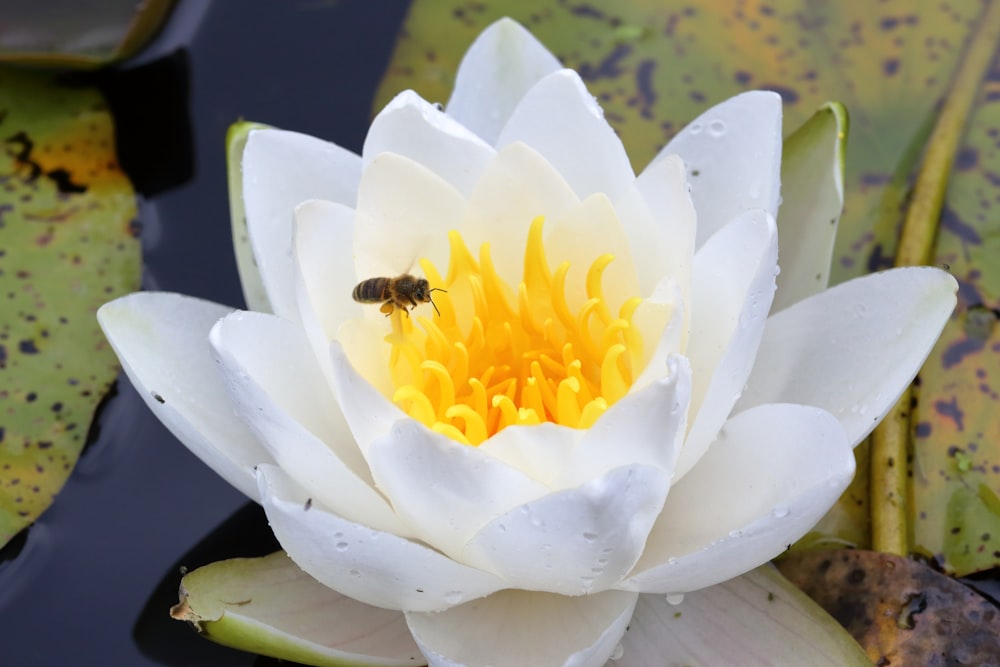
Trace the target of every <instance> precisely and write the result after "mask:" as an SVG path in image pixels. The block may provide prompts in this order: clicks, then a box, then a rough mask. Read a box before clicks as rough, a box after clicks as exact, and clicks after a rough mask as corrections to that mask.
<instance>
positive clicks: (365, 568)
mask: <svg viewBox="0 0 1000 667" xmlns="http://www.w3.org/2000/svg"><path fill="white" fill-rule="evenodd" d="M257 481H258V483H259V485H260V495H261V504H262V505H263V506H264V511H265V512H267V520H268V522H269V523H270V524H271V528H272V529H273V530H274V534H275V536H276V537H277V538H278V541H279V542H280V543H281V546H282V547H283V548H284V549H285V551H286V552H287V553H288V556H289V557H290V558H291V559H292V560H294V561H295V563H296V564H297V565H298V566H299V567H301V568H302V569H303V570H305V571H306V572H307V573H308V574H309V575H310V576H311V577H313V578H314V579H316V580H317V581H319V582H320V583H322V584H324V585H325V586H328V587H330V588H332V589H334V590H336V591H339V592H340V593H343V594H344V595H348V596H350V597H352V598H354V599H355V600H359V601H361V602H364V603H366V604H370V605H374V606H376V607H384V608H386V609H400V610H411V611H439V610H441V609H447V608H448V607H452V606H454V605H457V604H461V603H462V602H465V601H468V600H474V599H476V598H479V597H482V596H484V595H489V594H490V593H494V592H496V591H498V590H500V589H501V588H503V587H504V583H503V582H502V581H500V579H498V578H497V577H495V576H493V575H492V574H488V573H486V572H482V571H480V570H475V569H473V568H471V567H468V566H466V565H462V564H461V563H457V562H455V561H453V560H452V559H450V558H448V557H447V556H444V555H442V554H441V553H439V552H437V551H434V550H433V549H430V548H428V547H426V546H424V545H422V544H418V543H416V542H411V541H410V540H407V539H404V538H402V537H398V536H396V535H392V534H391V533H384V532H381V531H377V530H372V529H371V528H369V527H367V526H361V525H359V524H356V523H352V522H350V521H347V520H346V519H344V518H342V517H340V516H337V515H336V514H334V513H333V512H330V511H328V510H326V509H324V508H323V506H322V505H320V504H319V503H317V502H313V503H311V504H309V503H307V500H308V499H309V497H308V494H307V493H306V492H305V491H304V490H303V489H301V488H299V487H298V486H296V484H295V482H293V481H292V479H291V478H290V477H288V475H287V474H286V473H284V472H283V471H282V470H281V469H280V468H277V467H275V466H269V465H264V466H259V467H258V468H257Z"/></svg>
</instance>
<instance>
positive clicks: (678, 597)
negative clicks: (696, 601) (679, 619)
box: [667, 593, 684, 607]
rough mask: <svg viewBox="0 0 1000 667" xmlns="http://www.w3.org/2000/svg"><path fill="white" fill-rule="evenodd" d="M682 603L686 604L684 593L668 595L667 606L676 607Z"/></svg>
mask: <svg viewBox="0 0 1000 667" xmlns="http://www.w3.org/2000/svg"><path fill="white" fill-rule="evenodd" d="M681 602H684V594H683V593H667V604H670V605H674V606H675V607H676V606H677V605H679V604H680V603H681Z"/></svg>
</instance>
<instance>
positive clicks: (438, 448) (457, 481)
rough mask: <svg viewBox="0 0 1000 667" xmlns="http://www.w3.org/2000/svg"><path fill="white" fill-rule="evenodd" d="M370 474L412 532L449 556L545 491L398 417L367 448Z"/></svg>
mask: <svg viewBox="0 0 1000 667" xmlns="http://www.w3.org/2000/svg"><path fill="white" fill-rule="evenodd" d="M368 460H369V462H370V463H371V469H372V475H373V476H374V478H375V481H376V483H377V484H378V486H379V488H380V489H381V490H382V491H383V492H384V493H385V494H386V495H387V496H388V497H389V498H391V499H392V502H393V505H394V506H395V507H396V508H397V510H396V511H397V512H398V513H399V514H400V516H402V517H403V518H404V520H406V521H407V522H408V523H410V524H411V525H412V526H413V527H414V530H415V531H416V532H417V535H418V536H419V537H420V538H421V539H422V540H423V541H424V542H426V543H428V544H429V545H431V546H432V547H434V548H436V549H439V550H440V551H443V552H444V553H446V554H448V555H449V556H451V557H452V558H460V556H461V552H462V548H463V547H464V546H465V543H466V542H467V541H468V540H469V538H470V537H472V536H473V535H474V534H475V532H476V531H477V530H479V529H480V528H482V527H483V526H484V525H485V524H486V523H487V522H488V521H490V520H491V519H492V518H494V517H496V516H499V515H501V514H504V513H506V512H509V511H510V510H511V509H512V508H514V507H517V506H518V505H522V504H524V503H527V502H530V501H532V500H535V499H536V498H539V497H541V496H543V495H545V493H546V492H547V489H546V488H545V486H544V485H542V484H540V483H538V482H535V481H534V480H532V479H530V478H529V477H527V476H525V475H524V474H522V473H519V472H518V471H517V470H515V469H513V468H511V467H510V466H508V465H506V464H505V463H503V462H501V461H498V460H496V459H495V458H493V457H491V456H489V455H488V454H486V453H485V452H482V451H480V450H479V449H478V448H476V447H469V446H468V445H463V444H461V443H458V442H456V441H454V440H452V439H451V438H449V437H447V436H444V435H441V434H440V433H435V432H433V431H431V430H429V429H427V428H426V427H424V426H423V425H422V424H420V423H419V422H417V421H415V420H413V419H402V420H400V421H399V422H397V423H396V424H395V426H393V428H392V431H391V432H390V433H389V434H388V435H386V436H385V437H384V438H380V439H378V440H376V441H375V442H373V443H372V445H371V448H370V449H369V451H368Z"/></svg>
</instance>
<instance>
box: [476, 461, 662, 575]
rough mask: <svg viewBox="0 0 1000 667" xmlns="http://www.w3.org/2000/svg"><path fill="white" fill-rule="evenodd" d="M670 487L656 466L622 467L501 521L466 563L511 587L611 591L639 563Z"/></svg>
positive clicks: (483, 536) (479, 541) (487, 532)
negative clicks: (497, 577) (498, 578)
mask: <svg viewBox="0 0 1000 667" xmlns="http://www.w3.org/2000/svg"><path fill="white" fill-rule="evenodd" d="M669 485H670V475H669V473H667V472H664V471H663V470H660V469H657V468H653V467H651V466H643V465H633V466H627V467H622V468H617V469H615V470H612V471H611V472H609V473H608V474H606V475H604V476H603V477H599V478H597V479H594V480H591V481H589V482H587V483H585V484H582V485H580V486H579V487H577V488H575V489H567V490H564V491H557V492H555V493H551V494H549V495H547V496H545V497H544V498H541V499H539V500H537V501H534V502H531V503H528V504H526V505H522V506H521V507H518V508H517V509H515V510H513V511H511V512H508V513H507V514H505V515H503V516H499V517H497V518H496V519H494V520H493V521H492V522H490V523H489V524H488V525H487V526H486V527H485V528H483V530H481V531H480V532H479V534H477V535H476V536H475V537H474V538H473V539H472V540H471V541H470V542H469V544H468V546H467V547H466V549H465V552H464V553H463V557H462V560H463V562H466V563H470V564H472V565H475V566H477V567H480V568H482V569H485V570H490V571H493V572H498V573H499V574H500V576H502V577H503V578H504V579H505V580H506V581H508V582H510V584H511V587H513V588H522V589H529V590H540V591H550V592H553V593H560V594H563V595H586V594H590V593H593V592H597V591H601V590H605V589H607V588H609V587H611V586H613V585H614V584H615V583H617V582H618V581H619V580H620V579H621V578H622V577H623V576H624V575H625V574H626V573H627V572H628V571H629V569H630V568H631V567H632V565H633V564H634V563H635V562H636V561H637V560H638V558H639V555H640V554H641V553H642V549H643V545H644V544H645V542H646V536H647V535H648V534H649V530H650V527H651V526H652V525H653V522H654V521H655V520H656V517H657V515H658V514H659V513H660V508H661V507H662V506H663V499H664V497H666V495H667V489H668V487H669Z"/></svg>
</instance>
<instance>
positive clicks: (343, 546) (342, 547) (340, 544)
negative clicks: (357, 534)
mask: <svg viewBox="0 0 1000 667" xmlns="http://www.w3.org/2000/svg"><path fill="white" fill-rule="evenodd" d="M347 547H348V544H347V542H337V544H336V546H334V548H335V549H336V550H337V551H347Z"/></svg>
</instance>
